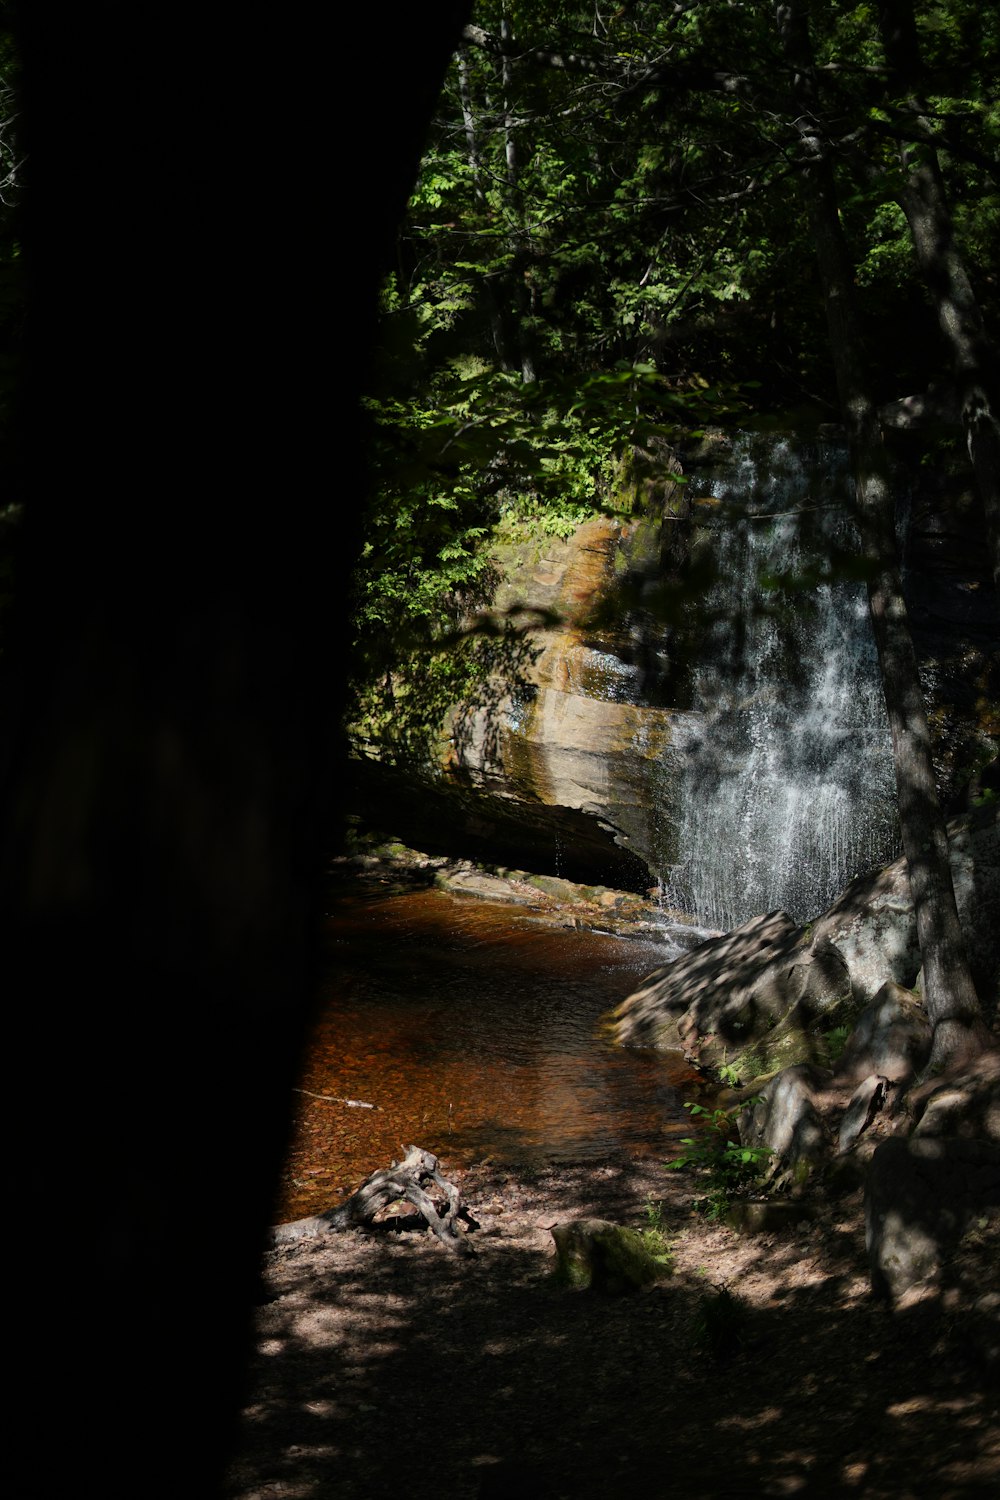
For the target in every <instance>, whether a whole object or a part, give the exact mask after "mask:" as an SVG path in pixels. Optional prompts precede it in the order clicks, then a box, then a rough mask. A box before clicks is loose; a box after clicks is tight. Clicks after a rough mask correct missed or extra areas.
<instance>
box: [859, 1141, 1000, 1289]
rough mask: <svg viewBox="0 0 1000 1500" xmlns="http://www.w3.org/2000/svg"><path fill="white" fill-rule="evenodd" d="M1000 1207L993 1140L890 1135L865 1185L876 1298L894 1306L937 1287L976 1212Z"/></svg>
mask: <svg viewBox="0 0 1000 1500" xmlns="http://www.w3.org/2000/svg"><path fill="white" fill-rule="evenodd" d="M998 1205H1000V1146H998V1145H997V1144H995V1143H994V1142H992V1141H976V1140H960V1139H955V1138H942V1139H929V1138H921V1137H919V1136H912V1137H910V1138H908V1139H903V1138H901V1137H892V1138H890V1139H889V1140H886V1141H883V1142H882V1143H881V1145H880V1146H879V1147H878V1148H877V1150H876V1151H875V1154H874V1156H873V1157H872V1160H871V1164H870V1166H869V1168H868V1177H867V1182H866V1185H865V1244H866V1247H867V1250H868V1263H869V1270H870V1274H871V1283H872V1291H873V1292H874V1293H875V1295H876V1296H878V1297H881V1298H884V1299H886V1300H889V1301H892V1302H896V1301H898V1300H899V1298H900V1297H902V1296H903V1295H904V1293H906V1292H908V1291H909V1290H910V1289H911V1288H913V1287H916V1286H918V1285H920V1284H921V1283H928V1282H934V1281H935V1280H936V1279H937V1278H938V1276H939V1274H940V1271H941V1267H942V1264H943V1262H944V1260H945V1259H946V1257H947V1256H948V1254H949V1253H950V1252H951V1251H952V1250H953V1249H954V1248H955V1246H956V1245H957V1244H958V1241H959V1240H960V1238H961V1236H962V1234H963V1232H964V1231H965V1229H966V1228H967V1226H968V1225H969V1224H970V1222H971V1221H972V1220H973V1218H974V1217H975V1216H976V1215H979V1214H983V1213H985V1212H987V1211H990V1210H994V1209H996V1208H997V1206H998Z"/></svg>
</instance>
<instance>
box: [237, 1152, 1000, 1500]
mask: <svg viewBox="0 0 1000 1500" xmlns="http://www.w3.org/2000/svg"><path fill="white" fill-rule="evenodd" d="M442 1166H443V1169H444V1170H445V1172H446V1173H447V1174H448V1175H449V1176H451V1177H452V1178H453V1180H454V1181H456V1182H457V1183H458V1184H459V1185H460V1187H461V1190H462V1193H463V1197H464V1199H465V1201H466V1202H467V1204H468V1205H469V1208H470V1210H471V1211H472V1213H473V1214H474V1215H475V1217H476V1219H477V1220H478V1222H479V1226H480V1227H479V1228H478V1230H476V1231H475V1232H474V1233H473V1236H472V1241H473V1244H474V1245H475V1247H476V1251H477V1253H476V1255H475V1257H474V1258H473V1257H469V1258H463V1257H457V1256H454V1255H452V1254H449V1252H448V1251H447V1250H446V1249H445V1248H444V1247H443V1246H442V1245H441V1244H440V1243H438V1242H437V1241H436V1240H435V1239H434V1238H433V1237H432V1236H431V1235H430V1234H429V1233H426V1232H425V1231H424V1230H423V1228H422V1224H421V1222H420V1221H419V1220H416V1219H413V1220H410V1221H409V1227H406V1228H401V1227H399V1221H395V1222H390V1223H387V1224H385V1225H382V1226H378V1227H377V1228H376V1231H375V1232H372V1233H362V1232H358V1231H350V1232H347V1233H343V1234H337V1235H330V1236H328V1237H326V1238H325V1239H324V1240H323V1241H320V1242H317V1241H309V1242H304V1243H300V1244H298V1245H293V1246H289V1247H286V1248H282V1249H279V1250H275V1251H272V1252H270V1254H269V1255H268V1257H267V1259H266V1264H265V1268H264V1290H263V1291H262V1301H261V1305H260V1306H259V1308H258V1312H257V1319H256V1349H255V1354H254V1358H253V1364H252V1384H251V1388H250V1390H249V1392H248V1399H247V1404H246V1410H245V1414H244V1419H243V1425H242V1429H241V1434H240V1443H239V1449H238V1452H237V1454H236V1457H235V1459H234V1462H233V1465H232V1468H231V1472H230V1475H229V1479H228V1484H227V1489H226V1495H227V1497H228V1500H275V1497H282V1500H323V1497H327V1496H330V1497H337V1500H340V1497H343V1500H379V1497H382V1496H389V1495H392V1496H395V1495H401V1496H407V1497H413V1500H420V1497H424V1496H427V1497H430V1496H434V1497H435V1500H437V1497H440V1496H448V1497H451V1500H474V1497H484V1500H485V1497H494V1500H498V1497H507V1496H509V1497H511V1500H532V1497H545V1500H557V1497H565V1500H591V1497H593V1500H597V1497H598V1496H600V1497H606V1496H617V1495H619V1494H642V1495H645V1496H650V1497H653V1500H658V1497H664V1500H665V1497H668V1496H669V1497H675V1496H676V1497H683V1500H698V1497H717V1496H750V1495H758V1494H760V1495H779V1496H780V1495H795V1494H802V1495H834V1496H839V1495H843V1496H869V1497H876V1496H877V1497H883V1496H884V1497H892V1500H908V1497H916V1496H919V1497H924V1496H928V1497H931V1496H933V1497H934V1500H949V1497H953V1496H972V1495H994V1494H997V1493H1000V1372H998V1368H997V1365H998V1361H997V1360H996V1358H992V1359H991V1358H990V1357H989V1354H988V1352H987V1346H988V1342H989V1341H988V1339H987V1340H984V1337H983V1329H982V1327H981V1322H982V1316H983V1315H982V1312H981V1311H977V1310H976V1309H975V1307H974V1306H973V1304H974V1303H975V1300H976V1298H977V1296H978V1295H979V1294H980V1293H981V1292H982V1291H983V1290H984V1289H985V1288H986V1286H987V1285H992V1286H993V1287H994V1288H995V1287H996V1285H997V1276H998V1268H1000V1235H998V1225H997V1223H996V1221H995V1220H992V1221H990V1222H986V1221H981V1222H980V1223H979V1225H978V1226H976V1227H975V1228H974V1230H973V1231H972V1233H971V1234H970V1235H969V1236H967V1238H966V1241H965V1242H964V1243H963V1247H962V1249H961V1252H960V1254H959V1255H958V1256H957V1258H956V1260H955V1262H954V1263H953V1264H952V1266H951V1267H950V1269H949V1270H948V1272H947V1274H946V1278H945V1286H944V1288H943V1290H942V1291H941V1293H940V1294H939V1295H936V1296H934V1297H929V1298H925V1299H923V1300H920V1301H917V1302H915V1303H914V1305H912V1306H910V1307H909V1308H908V1309H905V1310H897V1311H894V1312H891V1311H889V1310H888V1309H887V1308H885V1307H884V1306H880V1305H879V1304H877V1303H876V1302H875V1301H874V1300H873V1299H872V1296H871V1293H870V1290H869V1284H868V1277H867V1266H866V1260H865V1250H864V1227H863V1216H862V1203H861V1193H860V1190H855V1191H854V1192H853V1194H849V1195H847V1196H845V1197H841V1198H839V1199H832V1198H830V1197H829V1196H816V1197H814V1198H813V1199H812V1200H808V1199H805V1200H803V1201H802V1202H801V1203H799V1204H795V1205H794V1206H790V1208H789V1213H788V1218H787V1220H786V1222H785V1223H784V1224H783V1225H782V1227H781V1228H780V1229H777V1230H772V1231H771V1232H768V1233H765V1234H762V1235H756V1236H752V1237H751V1236H741V1235H739V1234H737V1233H736V1232H735V1231H733V1230H732V1229H729V1228H727V1227H725V1226H724V1225H721V1224H717V1223H713V1222H711V1221H709V1220H707V1219H706V1218H705V1217H704V1216H703V1215H701V1214H699V1213H696V1212H695V1211H694V1210H693V1209H692V1206H691V1205H692V1198H693V1196H694V1194H695V1192H696V1190H697V1186H698V1185H697V1183H696V1182H695V1181H694V1180H693V1179H692V1177H691V1176H690V1175H688V1174H682V1173H670V1172H667V1171H665V1170H664V1169H663V1168H662V1166H660V1165H659V1164H658V1163H657V1162H656V1161H655V1160H649V1159H646V1160H643V1161H633V1160H629V1159H625V1158H622V1159H619V1160H615V1161H609V1162H608V1163H606V1164H605V1165H603V1166H601V1167H599V1168H597V1169H595V1168H594V1166H593V1165H592V1164H588V1165H587V1166H586V1167H583V1166H578V1167H566V1166H560V1167H558V1168H556V1167H553V1168H550V1169H546V1170H543V1171H539V1172H538V1173H536V1174H525V1173H524V1172H521V1173H519V1174H515V1173H513V1172H510V1171H508V1170H506V1169H504V1168H501V1167H499V1166H495V1165H492V1164H490V1163H484V1164H481V1165H477V1166H474V1167H470V1168H468V1169H467V1170H464V1171H463V1170H462V1169H460V1168H458V1167H456V1166H455V1165H454V1164H452V1163H449V1162H448V1161H447V1159H446V1158H445V1159H443V1162H442ZM650 1205H652V1206H653V1212H654V1213H655V1212H656V1210H657V1208H658V1209H659V1214H660V1219H661V1222H662V1227H663V1231H664V1233H665V1235H666V1238H667V1240H668V1242H669V1244H670V1247H671V1249H672V1251H673V1257H674V1262H673V1271H672V1274H670V1275H669V1276H668V1277H666V1278H665V1279H664V1280H663V1281H662V1282H660V1283H658V1284H657V1285H656V1286H654V1287H653V1288H651V1289H649V1290H647V1291H644V1292H639V1293H634V1294H632V1295H629V1296H620V1297H607V1296H600V1295H598V1294H596V1293H593V1292H573V1291H566V1290H562V1289H559V1288H557V1286H556V1285H555V1284H554V1282H553V1279H552V1269H553V1263H554V1247H553V1241H552V1236H551V1234H550V1232H549V1231H550V1228H551V1226H552V1225H553V1224H555V1223H557V1222H558V1221H559V1220H561V1219H564V1218H569V1217H574V1216H577V1215H590V1214H595V1215H598V1216H601V1217H605V1218H610V1219H613V1220H614V1221H616V1222H618V1223H623V1224H630V1225H633V1226H635V1227H640V1228H645V1227H647V1226H648V1224H649V1214H650ZM722 1288H725V1289H727V1290H728V1292H729V1293H730V1294H731V1297H732V1298H735V1299H736V1300H735V1301H732V1300H727V1299H725V1298H721V1299H720V1295H719V1293H720V1289H722Z"/></svg>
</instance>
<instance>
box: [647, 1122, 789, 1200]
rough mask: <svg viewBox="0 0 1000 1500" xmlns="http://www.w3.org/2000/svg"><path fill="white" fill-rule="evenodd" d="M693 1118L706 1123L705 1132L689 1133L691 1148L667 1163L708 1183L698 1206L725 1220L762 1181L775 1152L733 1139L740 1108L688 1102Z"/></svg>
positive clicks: (683, 1142) (685, 1141) (687, 1139)
mask: <svg viewBox="0 0 1000 1500" xmlns="http://www.w3.org/2000/svg"><path fill="white" fill-rule="evenodd" d="M684 1108H685V1109H686V1110H687V1111H688V1113H689V1114H690V1115H691V1117H692V1119H695V1120H698V1121H699V1123H700V1124H702V1125H703V1126H705V1127H706V1128H705V1131H704V1134H702V1135H698V1136H685V1137H683V1138H682V1139H681V1141H680V1144H681V1145H682V1146H686V1147H687V1150H686V1151H685V1152H683V1153H682V1155H680V1156H677V1157H674V1159H673V1160H672V1161H669V1162H667V1163H666V1164H665V1165H666V1166H667V1167H668V1168H669V1169H670V1170H672V1171H693V1172H695V1173H697V1174H698V1175H699V1177H701V1178H702V1179H703V1180H704V1182H705V1189H706V1190H705V1192H704V1194H703V1195H701V1196H700V1197H698V1198H696V1199H695V1200H694V1207H695V1208H696V1209H697V1210H698V1211H699V1212H700V1213H704V1214H706V1215H707V1217H708V1218H710V1219H721V1218H724V1217H725V1214H726V1212H727V1210H728V1209H729V1207H730V1206H731V1204H732V1203H733V1201H734V1199H736V1198H741V1197H746V1196H747V1195H748V1194H749V1193H750V1192H752V1191H753V1190H754V1189H755V1188H757V1187H758V1186H759V1184H760V1180H761V1175H762V1173H763V1170H764V1168H765V1167H766V1165H767V1163H768V1161H769V1160H770V1158H771V1156H772V1152H771V1150H770V1148H769V1147H767V1146H742V1145H740V1143H739V1142H738V1141H734V1140H733V1139H732V1138H731V1132H732V1131H733V1128H734V1125H733V1122H734V1117H735V1115H736V1113H737V1111H736V1110H726V1109H714V1110H708V1109H705V1107H704V1106H703V1105H701V1104H691V1103H687V1104H685V1106H684Z"/></svg>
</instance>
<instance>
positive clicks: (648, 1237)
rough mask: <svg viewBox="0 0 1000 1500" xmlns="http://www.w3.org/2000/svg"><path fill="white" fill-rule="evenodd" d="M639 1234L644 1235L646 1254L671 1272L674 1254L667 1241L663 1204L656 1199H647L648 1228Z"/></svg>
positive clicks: (643, 1241)
mask: <svg viewBox="0 0 1000 1500" xmlns="http://www.w3.org/2000/svg"><path fill="white" fill-rule="evenodd" d="M639 1232H640V1234H641V1235H642V1243H643V1245H644V1246H645V1249H646V1253H647V1254H648V1255H650V1256H652V1258H653V1260H655V1261H657V1262H658V1263H659V1264H660V1265H661V1266H663V1268H664V1270H670V1269H671V1268H672V1267H673V1263H674V1252H673V1250H672V1249H671V1247H670V1243H669V1241H668V1239H667V1232H666V1224H665V1223H664V1219H663V1204H662V1203H658V1202H657V1201H656V1200H655V1199H654V1198H651V1197H650V1198H647V1199H646V1228H645V1229H642V1230H640V1231H639Z"/></svg>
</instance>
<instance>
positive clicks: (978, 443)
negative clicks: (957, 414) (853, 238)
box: [879, 0, 1000, 592]
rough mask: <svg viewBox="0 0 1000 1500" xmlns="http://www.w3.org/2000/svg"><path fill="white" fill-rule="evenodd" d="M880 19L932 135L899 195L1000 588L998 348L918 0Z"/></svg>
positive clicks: (899, 3) (916, 113)
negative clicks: (931, 83)
mask: <svg viewBox="0 0 1000 1500" xmlns="http://www.w3.org/2000/svg"><path fill="white" fill-rule="evenodd" d="M879 25H880V28H881V32H882V41H883V45H884V47H885V54H886V59H887V61H888V63H889V67H890V70H891V74H892V82H893V83H894V85H895V86H896V87H897V88H898V90H899V91H900V92H902V93H908V94H910V96H911V98H910V105H911V107H912V109H913V117H914V124H915V125H918V126H919V127H920V128H921V134H922V135H923V136H924V137H925V139H924V140H922V141H921V142H920V143H919V144H908V143H905V142H904V143H902V144H901V145H900V148H899V155H900V161H901V163H902V166H903V169H904V171H905V173H906V176H905V180H904V182H903V184H902V186H901V188H900V191H899V193H898V199H899V203H900V206H901V207H902V209H903V212H904V213H905V215H906V219H907V223H908V224H909V226H910V234H911V237H912V239H913V248H914V251H915V253H916V257H917V263H918V265H919V266H920V269H921V272H922V273H923V276H924V279H925V281H926V283H927V286H928V289H929V291H930V293H931V296H932V297H933V299H934V305H935V308H936V310H937V317H938V324H939V326H940V329H941V332H942V334H943V335H944V337H945V339H946V341H947V343H948V347H949V348H950V350H951V358H952V367H953V370H954V373H955V384H956V387H957V389H958V397H959V401H960V403H961V412H962V424H963V426H964V428H965V439H966V445H967V447H968V451H969V458H970V459H971V461H972V467H973V469H974V471H975V475H976V483H977V486H978V488H979V493H980V496H981V497H982V501H983V509H984V511H985V513H986V527H987V532H988V535H989V541H990V550H991V552H992V555H993V580H994V583H995V585H996V588H997V590H998V592H1000V394H998V392H1000V383H998V368H997V365H998V361H997V351H996V349H995V347H994V346H993V344H992V342H991V340H990V338H989V336H988V334H987V332H986V328H985V326H984V324H983V318H982V314H981V312H980V309H979V303H978V301H977V299H976V294H975V292H974V290H973V287H972V283H971V281H970V280H969V274H968V271H967V270H966V266H965V262H964V260H963V258H962V254H961V251H960V250H959V248H958V245H957V243H956V240H955V232H954V227H953V225H952V221H951V215H950V213H949V210H948V202H947V197H946V194H945V188H944V181H943V178H942V175H941V167H940V163H939V161H938V156H937V152H936V151H935V150H934V148H933V146H929V145H928V144H927V140H926V137H933V134H934V125H933V122H932V121H931V120H929V119H927V118H926V117H925V116H924V114H923V113H922V110H923V101H922V100H921V98H920V89H919V84H920V80H921V75H922V73H923V64H922V61H921V57H920V50H919V42H918V38H917V30H916V26H915V25H914V21H913V4H912V0H884V3H883V6H882V9H881V12H880V16H879Z"/></svg>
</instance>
